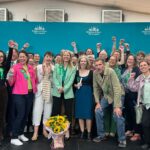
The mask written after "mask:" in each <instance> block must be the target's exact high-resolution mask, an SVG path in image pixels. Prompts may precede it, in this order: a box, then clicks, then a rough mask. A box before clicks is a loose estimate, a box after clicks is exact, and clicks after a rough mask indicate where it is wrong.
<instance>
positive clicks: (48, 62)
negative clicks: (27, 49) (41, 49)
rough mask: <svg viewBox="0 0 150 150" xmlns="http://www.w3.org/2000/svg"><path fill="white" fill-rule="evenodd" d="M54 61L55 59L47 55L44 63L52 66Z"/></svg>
mask: <svg viewBox="0 0 150 150" xmlns="http://www.w3.org/2000/svg"><path fill="white" fill-rule="evenodd" d="M52 59H53V57H52V56H50V55H48V54H47V55H45V57H44V63H46V64H50V63H51V62H52Z"/></svg>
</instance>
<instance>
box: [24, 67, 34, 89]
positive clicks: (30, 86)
mask: <svg viewBox="0 0 150 150" xmlns="http://www.w3.org/2000/svg"><path fill="white" fill-rule="evenodd" d="M23 69H24V70H25V72H26V75H25V78H26V79H27V80H28V90H31V89H32V83H31V78H30V74H29V72H28V68H27V66H24V67H23Z"/></svg>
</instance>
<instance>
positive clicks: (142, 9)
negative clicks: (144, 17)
mask: <svg viewBox="0 0 150 150" xmlns="http://www.w3.org/2000/svg"><path fill="white" fill-rule="evenodd" d="M67 1H70V2H79V3H84V4H90V5H95V6H103V7H106V8H115V9H122V10H128V11H134V12H139V13H144V14H150V0H67Z"/></svg>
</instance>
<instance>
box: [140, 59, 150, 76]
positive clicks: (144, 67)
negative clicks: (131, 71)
mask: <svg viewBox="0 0 150 150" xmlns="http://www.w3.org/2000/svg"><path fill="white" fill-rule="evenodd" d="M139 67H140V71H141V72H142V73H144V74H145V73H147V72H149V71H150V66H149V65H148V62H146V61H142V62H141V63H140V66H139Z"/></svg>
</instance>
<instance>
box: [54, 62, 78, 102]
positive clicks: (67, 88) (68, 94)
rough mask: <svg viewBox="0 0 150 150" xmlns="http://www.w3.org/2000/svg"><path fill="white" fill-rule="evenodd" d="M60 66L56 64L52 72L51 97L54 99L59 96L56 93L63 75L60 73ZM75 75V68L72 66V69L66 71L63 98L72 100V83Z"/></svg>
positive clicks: (60, 85)
mask: <svg viewBox="0 0 150 150" xmlns="http://www.w3.org/2000/svg"><path fill="white" fill-rule="evenodd" d="M61 67H62V65H59V64H56V65H55V68H54V72H53V88H52V95H53V96H56V97H60V96H61V94H60V93H59V92H58V89H59V88H61V87H62V78H63V74H62V72H61ZM75 74H76V68H75V67H74V66H73V67H72V68H70V67H68V68H67V71H66V76H65V80H64V98H65V99H70V98H74V93H73V87H72V85H73V82H74V78H75Z"/></svg>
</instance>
